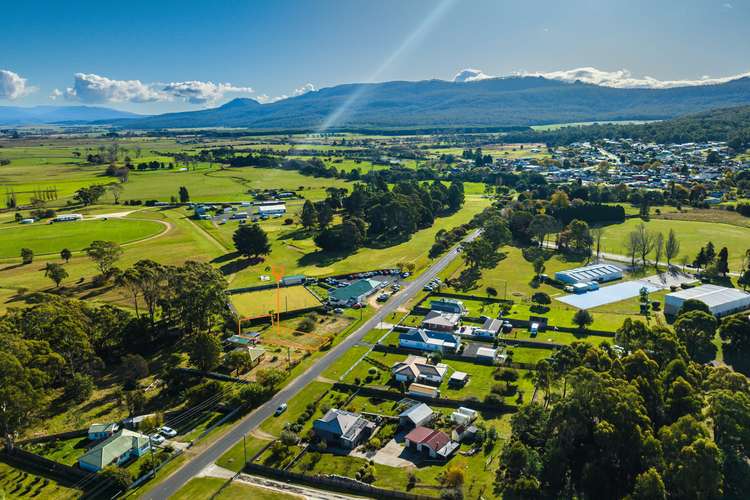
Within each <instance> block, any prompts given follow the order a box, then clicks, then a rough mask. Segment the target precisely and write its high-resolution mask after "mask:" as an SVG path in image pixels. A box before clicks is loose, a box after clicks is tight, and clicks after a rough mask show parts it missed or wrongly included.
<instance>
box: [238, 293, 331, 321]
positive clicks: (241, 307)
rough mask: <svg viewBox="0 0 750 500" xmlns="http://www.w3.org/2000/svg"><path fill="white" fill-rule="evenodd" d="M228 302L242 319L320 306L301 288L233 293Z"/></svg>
mask: <svg viewBox="0 0 750 500" xmlns="http://www.w3.org/2000/svg"><path fill="white" fill-rule="evenodd" d="M230 300H231V301H232V305H234V307H235V309H237V312H238V313H239V314H240V316H242V317H243V318H253V317H256V316H261V315H264V314H268V312H269V311H276V312H288V311H296V310H298V309H306V308H308V307H315V306H319V305H320V301H319V300H318V299H317V298H316V297H315V296H314V295H313V294H311V293H310V292H309V291H307V289H306V288H305V287H303V286H292V287H281V288H279V289H278V290H276V289H269V290H261V291H258V292H246V293H234V294H232V295H231V296H230ZM279 307H280V310H278V311H277V309H278V308H279Z"/></svg>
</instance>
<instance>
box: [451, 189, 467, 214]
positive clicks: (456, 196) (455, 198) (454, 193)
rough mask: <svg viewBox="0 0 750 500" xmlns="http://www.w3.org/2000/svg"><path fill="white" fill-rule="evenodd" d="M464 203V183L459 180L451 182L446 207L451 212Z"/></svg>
mask: <svg viewBox="0 0 750 500" xmlns="http://www.w3.org/2000/svg"><path fill="white" fill-rule="evenodd" d="M463 204H464V183H463V182H461V181H453V182H451V185H450V187H449V188H448V207H449V208H450V210H451V212H456V211H457V210H458V209H459V208H461V207H462V206H463Z"/></svg>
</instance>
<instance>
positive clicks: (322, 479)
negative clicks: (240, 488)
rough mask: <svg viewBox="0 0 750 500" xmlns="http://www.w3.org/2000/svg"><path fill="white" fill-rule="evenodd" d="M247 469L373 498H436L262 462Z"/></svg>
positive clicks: (246, 468) (282, 478) (261, 474)
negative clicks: (300, 471) (304, 472)
mask: <svg viewBox="0 0 750 500" xmlns="http://www.w3.org/2000/svg"><path fill="white" fill-rule="evenodd" d="M245 471H246V472H249V473H253V474H258V475H260V476H266V477H270V478H273V479H280V480H282V481H285V482H295V483H302V484H306V485H309V486H312V487H318V488H321V489H325V490H334V491H341V492H345V493H352V494H355V495H363V496H367V497H372V498H395V499H404V500H435V497H431V496H427V495H417V494H413V493H406V492H403V491H395V490H387V489H384V488H378V487H375V486H371V485H369V484H366V483H362V482H360V481H356V480H354V479H350V478H346V477H341V476H319V475H316V476H309V475H306V474H301V473H298V472H291V471H287V470H284V471H282V470H279V469H274V468H273V467H266V466H265V465H260V464H247V465H246V466H245Z"/></svg>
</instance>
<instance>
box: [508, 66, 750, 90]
mask: <svg viewBox="0 0 750 500" xmlns="http://www.w3.org/2000/svg"><path fill="white" fill-rule="evenodd" d="M515 74H516V75H519V76H543V77H544V78H549V79H552V80H561V81H564V82H575V81H581V82H584V83H593V84H595V85H602V86H604V87H615V88H652V89H666V88H672V87H689V86H694V85H714V84H718V83H726V82H729V81H731V80H737V79H738V78H743V77H747V76H750V72H748V73H742V74H738V75H732V76H726V77H720V78H712V77H710V76H707V75H704V76H702V77H701V78H698V79H693V80H658V79H656V78H653V77H650V76H644V77H641V78H637V77H634V76H633V75H632V74H631V73H630V71H628V70H626V69H620V70H616V71H604V70H600V69H596V68H591V67H585V68H576V69H569V70H562V71H549V72H527V71H522V72H517V73H515Z"/></svg>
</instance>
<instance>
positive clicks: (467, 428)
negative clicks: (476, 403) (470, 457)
mask: <svg viewBox="0 0 750 500" xmlns="http://www.w3.org/2000/svg"><path fill="white" fill-rule="evenodd" d="M477 432H479V429H477V427H476V426H474V425H459V426H458V427H456V428H455V429H453V430H452V431H451V439H452V440H453V441H456V442H458V443H464V442H466V443H471V442H473V441H474V439H475V438H476V436H477Z"/></svg>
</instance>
